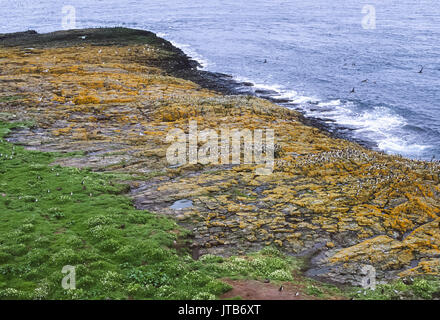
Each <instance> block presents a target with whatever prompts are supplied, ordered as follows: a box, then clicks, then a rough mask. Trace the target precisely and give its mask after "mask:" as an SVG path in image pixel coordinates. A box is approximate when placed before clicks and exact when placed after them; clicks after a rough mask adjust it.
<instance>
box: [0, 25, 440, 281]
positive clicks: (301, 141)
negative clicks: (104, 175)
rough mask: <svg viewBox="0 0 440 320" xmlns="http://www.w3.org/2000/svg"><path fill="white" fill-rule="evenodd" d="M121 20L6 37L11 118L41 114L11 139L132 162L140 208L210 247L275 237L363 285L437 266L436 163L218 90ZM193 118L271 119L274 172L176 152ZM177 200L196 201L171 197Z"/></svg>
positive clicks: (2, 110)
mask: <svg viewBox="0 0 440 320" xmlns="http://www.w3.org/2000/svg"><path fill="white" fill-rule="evenodd" d="M118 30H119V31H118V32H119V33H112V32H110V31H108V29H98V30H76V31H72V32H62V33H58V34H49V35H38V37H41V38H38V37H37V36H36V35H32V34H26V35H24V36H23V37H18V38H17V37H13V38H10V37H9V38H3V39H0V65H1V73H0V83H1V86H0V101H1V102H0V118H1V119H3V120H11V119H13V120H25V121H29V120H32V121H33V122H34V123H35V126H34V127H32V128H29V129H22V130H19V131H15V132H14V133H13V134H11V135H10V136H9V140H10V141H12V142H15V143H20V144H23V145H26V146H28V148H33V149H38V150H44V151H64V152H65V151H79V152H82V154H81V155H79V156H76V157H73V158H69V159H67V160H66V159H63V160H59V161H58V164H62V165H68V166H80V167H91V168H93V169H94V170H106V171H112V170H115V171H122V172H126V173H129V174H132V175H133V179H132V180H133V181H132V182H131V185H132V191H131V192H132V196H133V199H134V201H135V204H136V205H137V207H138V208H142V209H149V210H154V211H157V212H160V213H163V214H167V215H171V216H175V217H176V219H178V220H179V221H180V223H181V224H183V225H185V226H186V227H187V228H189V229H190V230H192V231H193V234H194V247H195V248H197V250H199V251H200V254H204V253H208V252H209V253H214V254H220V255H231V254H234V253H245V252H248V251H249V250H254V249H258V248H261V247H263V246H267V245H275V246H277V247H279V248H281V249H282V250H284V251H285V252H287V253H289V254H292V255H302V256H305V257H308V258H309V263H310V265H309V270H308V274H309V275H312V276H316V277H320V278H322V279H325V280H330V281H335V282H339V283H351V284H357V285H359V284H360V282H361V280H362V278H363V277H364V275H363V274H362V273H361V270H362V268H363V267H364V266H365V265H368V266H373V267H374V268H375V269H376V272H377V276H378V278H379V280H384V281H386V280H388V279H391V278H395V277H399V276H407V275H414V274H420V273H421V274H438V273H439V257H440V250H439V248H438V246H439V244H440V228H439V223H440V218H439V212H440V201H439V198H440V185H439V172H440V165H439V164H438V163H437V162H423V161H414V160H409V159H405V158H401V157H398V156H390V155H385V154H382V153H378V152H375V151H371V150H368V149H365V148H363V147H361V146H359V145H357V144H355V143H352V142H349V141H345V140H341V139H335V138H332V137H330V136H329V135H328V134H326V133H325V132H323V131H321V130H319V129H317V128H314V127H310V126H306V125H305V124H303V123H302V122H301V121H300V120H301V115H299V114H298V113H296V112H294V111H291V110H287V109H285V108H282V107H279V106H277V105H274V104H272V103H270V102H269V101H266V100H262V99H258V98H255V97H249V96H237V95H222V94H220V93H218V92H216V91H212V90H210V89H219V90H220V89H221V88H223V89H224V90H223V91H227V90H226V89H225V88H227V87H228V86H227V85H218V87H216V86H214V85H208V86H205V87H202V86H201V85H200V84H197V82H199V83H201V82H203V77H209V76H208V74H204V76H200V75H199V76H197V75H196V74H197V73H196V72H195V71H194V63H192V62H191V61H190V60H189V59H187V58H186V57H184V56H183V54H182V53H181V52H180V51H179V50H178V49H175V48H173V47H172V46H171V45H170V44H169V43H167V42H165V41H163V40H161V39H159V38H157V37H155V36H154V35H153V34H151V33H143V32H140V31H136V30H135V31H133V30H128V29H121V30H120V29H118ZM112 34H113V38H112V36H111V35H112ZM114 34H116V35H119V37H117V36H114ZM83 35H86V38H85V39H83ZM122 35H124V36H125V38H124V37H122ZM79 36H81V37H79ZM35 37H37V38H35ZM14 39H15V40H14ZM122 39H125V40H122ZM14 41H15V42H14ZM178 74H180V75H181V76H182V77H183V78H179V77H176V75H178ZM191 77H192V80H194V81H196V80H197V81H196V82H193V81H190V80H188V79H190V78H191ZM184 78H185V79H184ZM215 78H216V76H215V75H212V76H211V79H215ZM217 80H218V79H217ZM213 82H215V81H214V80H213ZM7 97H15V98H14V99H9V98H8V99H7ZM189 120H196V121H197V123H198V126H199V130H203V129H206V128H212V129H215V130H219V128H220V127H222V126H226V127H228V128H230V129H233V128H239V129H242V128H248V129H251V130H252V129H256V128H258V129H264V128H271V129H274V130H275V138H276V145H277V148H278V151H279V152H278V153H277V159H276V161H275V168H274V172H273V174H271V175H265V176H258V175H256V174H255V165H224V166H216V165H201V164H197V165H190V164H188V165H183V166H180V167H176V166H171V165H169V164H168V162H167V161H166V158H165V155H166V150H167V148H168V146H169V143H167V142H166V141H165V137H166V135H167V133H168V132H169V131H170V130H172V129H174V128H181V129H182V130H184V131H185V132H188V123H189ZM179 200H189V201H188V202H187V203H190V205H188V206H184V207H183V208H181V207H179V206H174V207H173V204H174V203H175V202H176V201H179Z"/></svg>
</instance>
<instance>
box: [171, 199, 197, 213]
mask: <svg viewBox="0 0 440 320" xmlns="http://www.w3.org/2000/svg"><path fill="white" fill-rule="evenodd" d="M192 206H193V202H192V201H191V200H188V199H182V200H177V201H176V202H174V203H173V205H172V206H171V207H170V209H173V210H184V209H188V208H191V207H192Z"/></svg>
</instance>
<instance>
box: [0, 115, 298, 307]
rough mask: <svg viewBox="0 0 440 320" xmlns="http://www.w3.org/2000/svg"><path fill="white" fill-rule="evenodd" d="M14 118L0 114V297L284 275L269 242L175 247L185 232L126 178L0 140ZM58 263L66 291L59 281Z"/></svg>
mask: <svg viewBox="0 0 440 320" xmlns="http://www.w3.org/2000/svg"><path fill="white" fill-rule="evenodd" d="M18 126H20V124H17V123H4V122H0V154H1V157H0V213H1V214H0V299H105V298H110V299H130V298H133V299H214V298H216V297H218V296H219V295H220V294H222V293H224V292H226V291H227V290H228V289H229V288H230V287H229V285H227V284H225V283H223V282H221V281H220V280H218V279H220V278H223V277H238V278H240V277H241V278H245V277H250V278H265V277H270V278H273V279H274V280H280V281H284V280H290V279H291V271H292V270H294V269H295V268H296V265H295V263H293V262H294V261H293V260H292V259H290V258H289V259H288V258H286V257H284V256H283V255H282V254H281V253H279V252H278V251H276V250H274V249H270V248H269V249H266V250H263V251H261V252H260V253H256V254H253V255H251V256H249V257H246V258H239V257H232V258H229V259H223V258H221V257H215V256H211V255H205V256H203V257H202V258H201V259H200V260H199V261H194V260H193V259H192V258H191V257H190V255H189V253H188V252H187V251H186V250H185V249H182V250H179V252H178V251H176V249H174V246H173V244H174V242H177V243H179V244H184V243H185V237H186V236H187V235H188V232H187V231H186V230H184V229H182V228H181V227H179V226H178V225H177V224H176V223H175V222H174V220H172V219H169V218H166V217H162V216H158V215H156V214H154V213H151V212H148V211H141V210H136V209H135V208H134V207H133V205H132V203H131V200H130V198H128V197H127V196H126V195H125V194H124V192H126V189H127V186H126V185H124V184H118V183H116V182H115V181H123V180H124V179H126V178H127V177H125V176H124V175H119V174H105V173H96V172H92V171H90V170H86V169H77V168H66V167H60V166H52V165H50V164H51V163H52V162H53V161H54V160H55V159H56V158H57V157H61V156H64V157H65V156H66V155H62V154H57V153H43V152H36V151H28V150H25V149H24V148H22V147H20V146H14V145H12V144H10V143H7V142H6V141H4V140H3V138H4V136H5V135H6V134H7V133H8V132H9V130H10V129H12V128H14V127H18ZM183 247H185V246H184V245H183ZM65 265H72V266H75V267H76V289H75V290H65V289H63V288H62V286H61V280H62V278H63V277H64V276H65V274H63V273H62V272H61V270H62V268H63V266H65Z"/></svg>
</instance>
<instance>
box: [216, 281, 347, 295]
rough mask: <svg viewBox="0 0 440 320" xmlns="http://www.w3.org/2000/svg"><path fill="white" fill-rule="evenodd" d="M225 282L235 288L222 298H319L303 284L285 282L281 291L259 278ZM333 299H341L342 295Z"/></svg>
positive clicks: (276, 286)
mask: <svg viewBox="0 0 440 320" xmlns="http://www.w3.org/2000/svg"><path fill="white" fill-rule="evenodd" d="M224 282H226V283H228V284H230V285H231V286H232V287H233V288H232V289H231V290H230V291H228V292H226V293H225V294H223V295H222V296H221V297H220V298H221V299H231V298H235V297H241V298H242V299H244V300H318V299H319V298H318V297H315V296H311V295H308V294H306V293H305V292H304V290H305V288H304V286H303V285H301V284H293V283H285V284H283V289H282V290H281V291H280V286H279V285H276V284H273V283H264V282H261V281H257V280H230V279H226V280H224ZM331 299H334V300H340V299H343V298H342V297H333V298H331Z"/></svg>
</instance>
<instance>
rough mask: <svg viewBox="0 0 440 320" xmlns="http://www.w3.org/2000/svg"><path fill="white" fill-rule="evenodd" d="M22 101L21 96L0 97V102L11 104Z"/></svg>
mask: <svg viewBox="0 0 440 320" xmlns="http://www.w3.org/2000/svg"><path fill="white" fill-rule="evenodd" d="M21 99H23V96H21V95H14V96H3V97H0V102H12V101H17V100H21Z"/></svg>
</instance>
